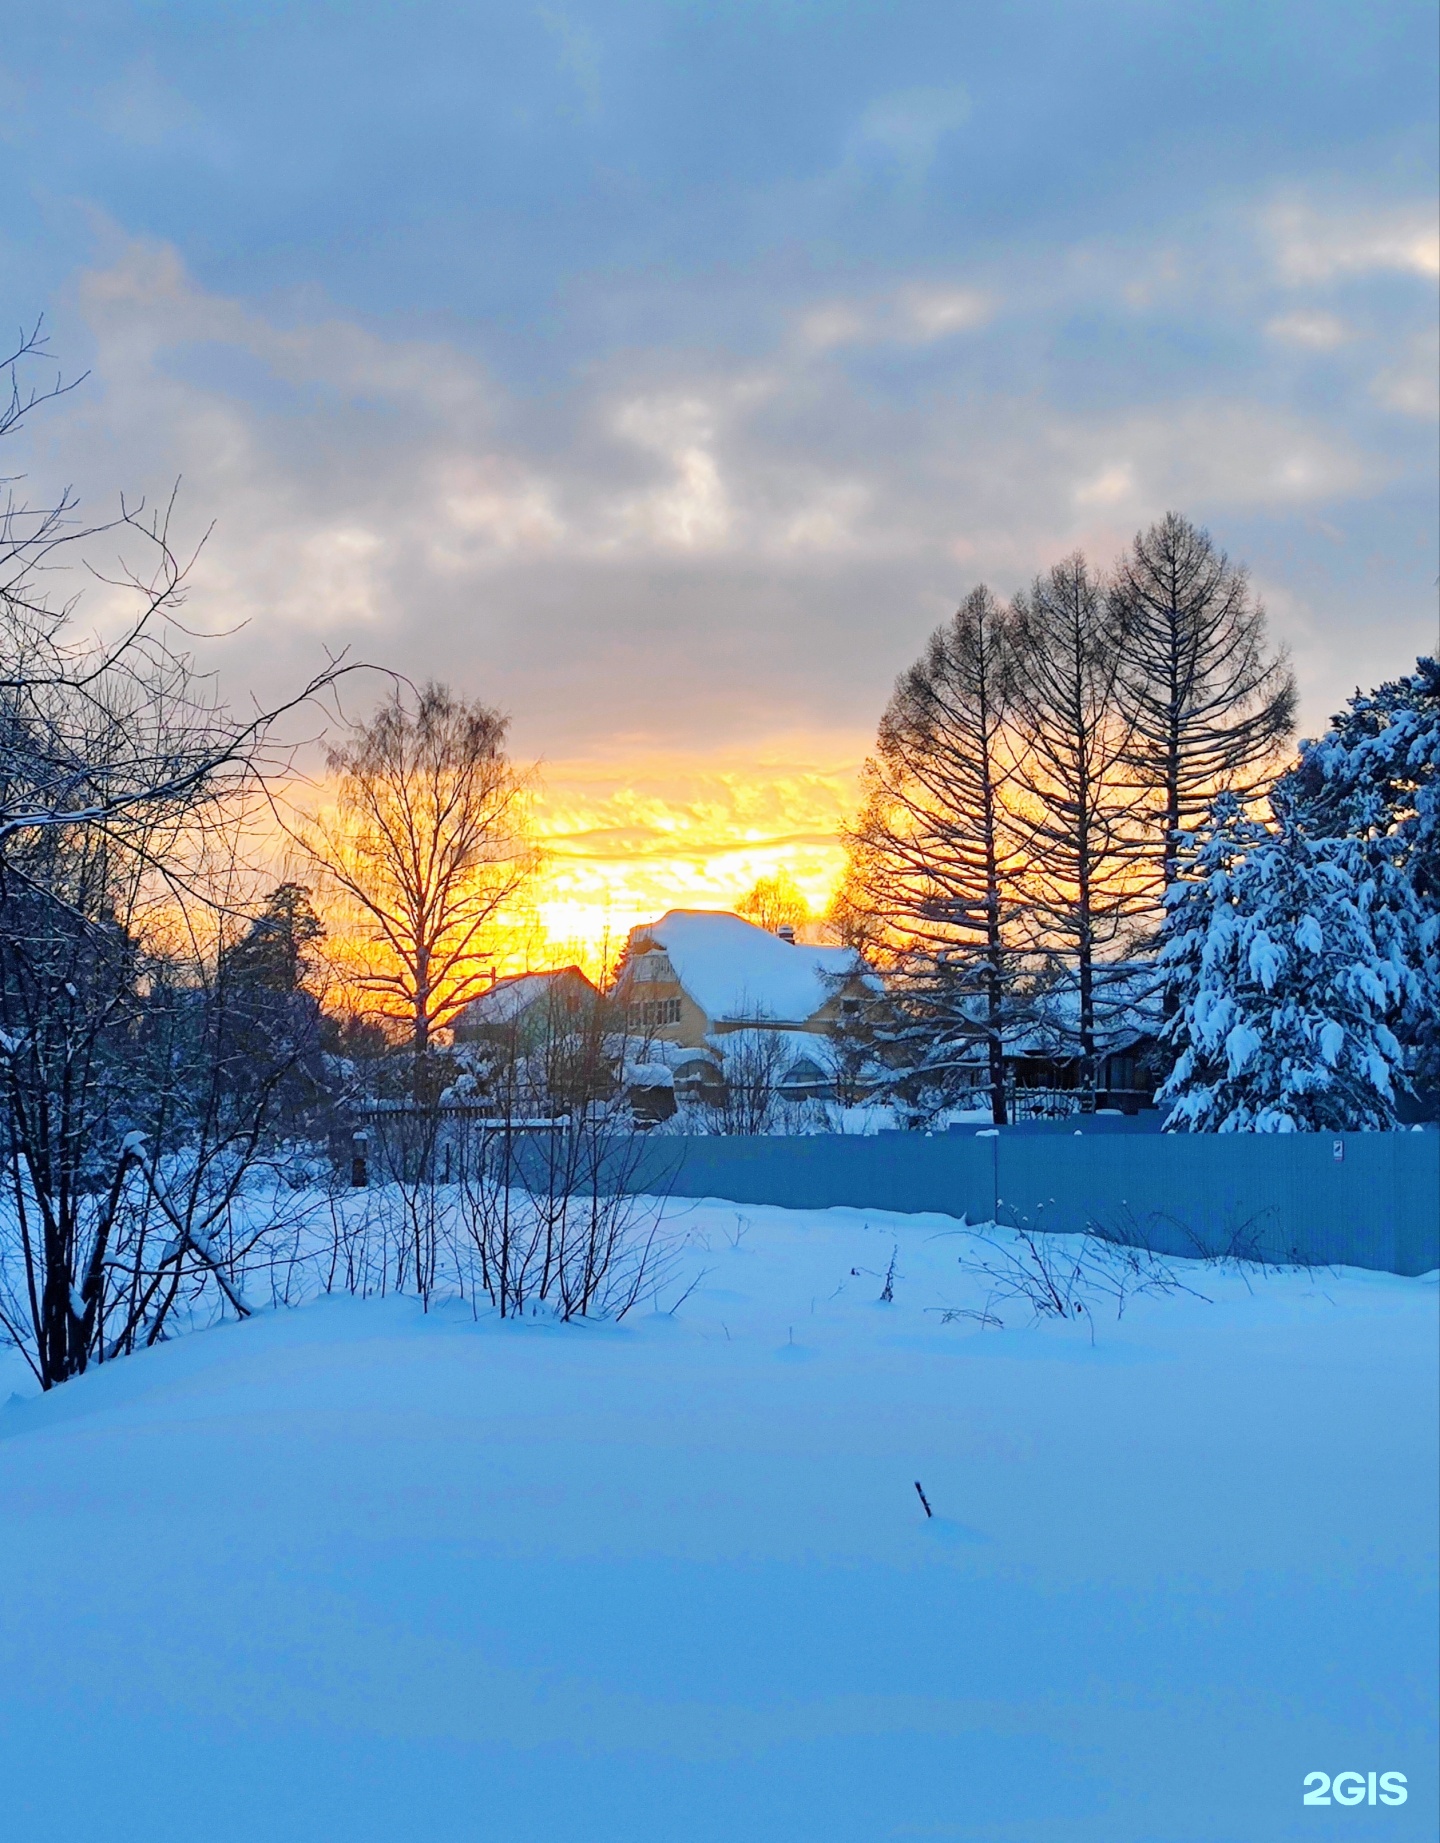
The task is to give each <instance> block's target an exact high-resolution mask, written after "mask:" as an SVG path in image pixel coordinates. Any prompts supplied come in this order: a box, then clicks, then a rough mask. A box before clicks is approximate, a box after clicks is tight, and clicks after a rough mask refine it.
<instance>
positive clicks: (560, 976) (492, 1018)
mask: <svg viewBox="0 0 1440 1843" xmlns="http://www.w3.org/2000/svg"><path fill="white" fill-rule="evenodd" d="M577 979H578V980H579V981H580V982H581V984H582V985H584V986H587V987H589V990H590V991H591V992H594V991H595V988H594V986H592V985H591V984H590V981H589V980H588V979H587V978H586V977H585V975H584V973H582V972H581V970H580V968H579V967H578V966H561V967H557V968H555V970H554V971H553V972H548V973H510V974H507V975H506V977H505V978H503V979H497V980H496V981H495V983H494V985H492V986H491V988H490V990H489V991H488V992H482V993H481V994H480V996H479V997H478V998H472V999H471V1000H470V1003H469V1004H468V1005H466V1007H465V1008H464V1010H463V1011H461V1012H460V1014H459V1015H458V1016H457V1017H456V1019H455V1022H456V1023H457V1024H459V1025H461V1026H463V1027H464V1028H466V1029H472V1030H473V1029H474V1028H476V1027H477V1026H478V1025H483V1024H513V1023H514V1021H515V1019H516V1018H517V1017H519V1016H520V1015H521V1013H522V1012H525V1011H528V1010H529V1009H530V1007H531V1005H534V1004H538V1003H539V1002H540V1001H541V1000H542V999H544V998H548V997H549V995H550V993H551V991H552V990H554V989H555V988H556V986H557V985H558V986H560V987H564V986H566V985H570V984H572V983H573V982H574V981H575V980H577ZM596 996H597V997H598V996H599V995H598V993H597V994H596Z"/></svg>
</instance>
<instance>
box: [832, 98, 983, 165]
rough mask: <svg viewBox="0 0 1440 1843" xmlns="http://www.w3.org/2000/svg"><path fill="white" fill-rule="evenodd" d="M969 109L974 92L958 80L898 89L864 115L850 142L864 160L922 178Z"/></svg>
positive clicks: (967, 115)
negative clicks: (957, 81) (924, 86)
mask: <svg viewBox="0 0 1440 1843" xmlns="http://www.w3.org/2000/svg"><path fill="white" fill-rule="evenodd" d="M969 115H970V98H969V96H968V95H967V94H966V92H965V91H964V90H963V89H962V88H961V87H960V86H959V85H958V84H950V85H946V86H943V87H934V88H922V89H911V90H896V91H893V92H892V93H891V94H889V95H887V96H880V97H877V98H876V99H875V101H874V102H872V103H871V104H870V105H869V107H868V108H867V109H866V110H865V113H864V114H863V115H862V116H861V118H860V122H859V125H858V127H857V128H856V130H855V133H854V136H853V138H852V142H851V151H852V156H853V157H856V158H858V159H859V160H861V161H862V162H865V163H867V164H868V163H870V162H873V161H875V160H877V159H878V160H880V161H882V162H883V163H885V164H887V165H894V166H895V167H897V168H898V169H899V171H900V172H901V173H902V174H903V175H904V176H905V177H906V178H907V179H909V180H911V181H912V182H913V181H919V180H921V179H923V178H924V177H925V175H926V173H927V172H928V171H929V170H930V167H931V166H932V165H933V164H934V161H935V156H936V154H937V153H938V152H939V151H940V146H941V143H942V142H943V141H944V140H945V138H946V137H947V136H948V135H950V134H953V133H954V131H955V130H956V129H957V128H959V127H961V126H962V125H963V124H964V122H965V121H966V120H968V118H969Z"/></svg>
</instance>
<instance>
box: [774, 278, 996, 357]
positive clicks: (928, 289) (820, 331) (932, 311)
mask: <svg viewBox="0 0 1440 1843" xmlns="http://www.w3.org/2000/svg"><path fill="white" fill-rule="evenodd" d="M994 313H995V302H994V300H993V298H992V297H991V296H990V295H988V294H984V293H982V292H981V291H980V290H979V289H976V288H962V287H946V286H939V285H935V284H930V283H919V282H915V283H907V284H905V285H904V286H902V287H899V288H895V289H891V290H888V291H887V292H886V293H884V294H877V295H874V296H872V297H871V298H870V299H868V300H865V301H825V302H822V303H821V304H820V305H819V306H818V307H812V308H809V309H808V310H807V311H806V312H805V313H804V314H803V315H802V316H801V319H800V329H799V330H800V343H801V344H802V345H803V346H806V347H808V348H809V349H810V350H811V351H814V352H830V351H835V350H838V349H839V348H840V347H843V346H865V345H888V344H895V345H917V346H921V345H931V344H933V343H935V342H936V341H937V340H941V339H949V338H952V337H953V336H954V335H955V334H957V333H971V332H976V331H978V330H979V329H980V328H981V327H983V326H985V325H987V324H988V323H989V321H990V320H991V319H992V318H993V316H994Z"/></svg>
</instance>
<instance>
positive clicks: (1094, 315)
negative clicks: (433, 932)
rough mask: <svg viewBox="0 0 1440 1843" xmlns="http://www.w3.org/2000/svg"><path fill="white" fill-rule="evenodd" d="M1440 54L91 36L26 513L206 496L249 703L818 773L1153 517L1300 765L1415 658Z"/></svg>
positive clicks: (1236, 10) (656, 11)
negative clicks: (1199, 539)
mask: <svg viewBox="0 0 1440 1843" xmlns="http://www.w3.org/2000/svg"><path fill="white" fill-rule="evenodd" d="M1434 25H1435V21H1434V12H1433V7H1432V6H1430V5H1428V4H1427V5H1423V6H1422V5H1408V4H1390V5H1382V6H1372V7H1361V6H1357V5H1355V4H1354V0H1350V3H1349V4H1345V5H1326V4H1323V3H1315V0H1312V3H1310V4H1306V5H1303V6H1302V5H1293V6H1290V5H1287V6H1281V5H1270V6H1266V5H1254V4H1251V5H1245V6H1240V5H1205V6H1200V5H1165V4H1157V3H1154V0H1148V3H1147V0H1131V3H1130V4H1111V5H1106V4H1099V3H1096V4H1086V5H1078V4H1070V5H1043V4H1032V5H1025V4H1006V5H1001V4H983V5H970V6H962V5H956V4H954V0H951V4H948V5H928V4H894V3H893V0H891V3H890V4H887V5H885V6H883V7H882V6H878V5H876V6H870V5H858V4H851V5H845V6H838V5H819V4H815V5H730V6H721V5H683V4H670V5H660V4H650V5H639V4H636V5H624V4H611V5H609V6H605V7H599V6H594V5H590V6H576V5H560V4H556V5H542V6H538V7H534V8H526V7H524V6H520V5H515V4H509V5H505V6H486V5H474V4H472V5H467V6H463V7H460V6H437V5H423V4H422V5H406V6H389V7H379V6H366V5H356V4H347V5H343V6H341V5H331V6H318V5H297V4H287V5H272V6H263V5H257V4H254V3H253V0H249V3H247V4H245V5H243V6H221V5H210V6H194V5H177V4H172V5H149V6H124V5H108V6H90V5H64V4H60V5H55V4H52V5H50V6H48V7H47V8H45V9H30V10H29V12H28V13H26V14H25V15H23V16H21V17H19V18H17V19H15V20H12V21H11V22H10V23H9V24H8V25H7V31H6V35H5V43H4V46H3V52H0V157H3V160H4V163H5V167H6V171H7V176H8V184H7V200H8V203H9V209H8V211H7V214H6V222H5V226H4V228H3V230H0V257H3V262H4V273H5V291H4V292H5V306H6V309H7V311H8V314H9V318H10V320H11V321H12V322H15V323H18V322H19V321H21V320H23V319H25V318H26V317H27V316H33V315H34V314H36V313H37V312H40V311H44V312H45V314H46V315H47V319H48V322H49V325H50V329H51V333H52V342H53V345H54V347H55V349H56V351H57V353H58V354H59V356H60V357H61V359H62V360H63V361H64V363H65V364H66V366H67V367H68V368H69V369H70V370H72V371H74V370H79V369H83V368H84V367H86V366H89V367H91V368H92V372H93V375H92V378H91V380H90V381H89V382H88V383H87V384H86V385H85V386H84V387H83V389H82V390H81V391H80V392H77V393H76V394H75V395H74V396H73V397H71V398H70V399H68V400H67V401H66V402H65V404H64V405H63V406H60V407H58V408H57V409H55V410H53V411H52V412H51V413H49V414H48V415H47V416H46V417H45V418H44V419H43V421H42V422H41V423H37V425H36V426H35V430H34V432H33V434H32V435H31V437H30V438H29V439H28V441H27V443H26V444H25V445H24V446H23V447H22V448H20V449H17V450H16V451H15V452H14V453H13V454H12V457H11V459H10V461H9V463H8V466H7V471H14V470H16V469H18V468H20V467H23V468H25V469H26V470H27V471H28V473H29V475H30V477H31V480H32V482H33V483H34V485H35V486H36V487H37V488H39V487H41V486H42V485H47V484H51V483H53V482H54V481H55V480H56V479H58V478H60V477H62V476H63V477H64V478H67V479H74V480H75V481H76V482H77V484H78V485H79V486H80V487H81V488H82V490H83V491H84V492H85V494H86V496H87V500H88V501H89V503H91V504H92V505H93V506H95V507H96V508H97V509H98V508H99V507H100V506H101V505H102V504H103V503H104V502H105V501H106V499H107V497H109V496H113V493H114V491H115V490H116V489H118V488H119V487H121V486H124V487H126V488H127V489H130V490H132V491H134V490H142V489H143V490H145V491H148V492H150V493H152V494H154V493H157V492H160V491H163V490H164V489H165V488H166V487H167V486H168V484H169V483H170V482H172V481H173V480H174V478H175V477H176V476H183V492H182V501H181V504H182V515H183V517H184V518H186V519H187V520H189V521H190V522H191V526H192V528H193V529H194V530H195V531H196V532H197V533H198V531H200V530H201V529H203V527H204V526H205V525H207V524H208V523H209V522H210V521H211V520H212V519H213V520H214V521H215V532H214V535H213V537H212V539H211V541H210V544H209V546H208V547H207V550H206V553H205V555H204V557H203V559H202V562H201V564H200V566H199V568H198V570H197V574H196V579H195V596H194V601H193V603H192V608H193V609H194V610H195V611H197V613H200V614H202V617H203V619H204V620H205V621H206V622H207V623H210V624H213V625H214V626H216V627H228V626H230V625H233V624H234V623H236V622H243V623H244V625H243V626H241V627H240V628H239V630H238V631H237V632H235V633H234V634H233V635H232V637H230V638H229V639H227V640H225V641H224V642H223V643H221V644H220V645H219V646H218V647H217V648H216V649H215V650H216V653H217V655H218V657H219V658H220V661H221V671H222V681H223V682H224V683H225V685H226V687H227V689H229V690H230V691H232V692H235V693H238V692H240V691H242V690H243V691H248V690H250V689H255V690H257V691H258V692H260V693H261V694H262V695H263V694H268V693H270V692H273V691H276V690H279V689H283V687H284V684H285V682H286V681H287V680H288V679H290V678H292V677H293V676H294V675H295V674H296V673H297V672H299V671H301V670H303V669H305V668H307V667H308V666H310V665H312V664H313V663H314V662H315V660H316V658H317V657H318V656H319V653H320V650H321V649H322V648H323V647H326V646H329V647H335V646H341V645H349V646H351V647H352V648H353V649H354V650H355V651H356V652H357V653H359V654H361V655H363V656H365V657H367V658H370V659H374V660H376V661H379V662H380V663H383V664H387V665H394V666H399V667H400V668H402V669H404V670H407V671H409V672H412V673H414V674H416V675H419V674H422V673H426V672H433V673H437V674H439V675H441V676H444V677H447V678H449V679H451V680H452V681H453V682H455V683H456V684H457V685H458V686H460V687H461V688H462V689H464V690H466V691H468V692H472V693H475V694H478V695H481V696H485V697H487V698H489V699H491V700H492V701H496V702H499V703H500V704H502V705H503V706H505V707H506V708H507V709H509V710H510V711H512V712H513V715H514V719H515V726H516V739H517V743H518V744H519V746H520V747H521V748H522V749H523V750H524V751H525V752H527V753H530V754H538V753H544V754H546V755H548V756H551V757H558V758H564V759H571V758H573V759H577V760H579V759H586V760H594V759H597V758H608V757H610V756H614V757H615V758H616V759H621V758H624V757H625V756H626V755H627V753H628V754H630V755H633V754H635V753H636V752H637V751H639V752H645V751H650V752H656V751H658V752H661V753H666V752H668V753H671V754H674V755H677V756H680V755H687V754H688V755H692V756H695V757H697V758H698V757H707V756H708V757H714V758H716V759H720V758H722V757H723V758H725V759H727V760H732V761H734V760H739V761H743V760H745V759H747V757H750V756H754V757H756V758H757V759H758V758H759V757H760V756H764V757H765V758H766V759H771V758H775V759H780V758H786V757H787V755H788V757H793V758H795V759H800V758H801V757H809V756H814V755H816V754H817V752H818V753H819V754H823V755H825V756H826V759H832V760H839V759H840V758H842V757H843V756H845V755H846V754H847V753H854V752H856V751H858V750H860V749H863V747H864V742H865V738H866V736H867V735H869V734H872V733H873V726H874V722H875V719H876V717H877V715H878V713H879V710H880V708H881V706H882V705H883V703H884V700H885V696H886V694H887V691H888V687H889V683H890V681H891V679H892V678H893V675H894V673H895V672H896V671H897V670H898V669H900V667H902V666H903V665H904V664H906V663H907V662H908V660H909V659H910V658H912V657H913V656H914V654H915V652H916V650H917V649H918V647H919V645H920V643H921V641H922V640H923V638H924V636H925V634H926V633H927V632H928V630H929V628H930V627H931V626H932V625H933V624H934V623H935V621H936V620H938V619H939V618H941V617H942V616H943V614H944V613H945V612H946V611H947V610H948V609H949V608H950V607H951V606H953V604H954V603H955V601H956V600H957V599H958V598H959V597H960V596H961V595H962V594H963V593H964V592H965V590H966V589H967V588H969V587H970V586H971V585H972V583H973V582H974V581H976V580H977V579H980V578H982V577H983V578H986V579H988V580H990V581H991V582H992V583H993V584H994V586H996V587H997V588H998V589H1000V590H1002V591H1005V592H1008V591H1010V590H1013V589H1014V588H1017V587H1019V586H1020V585H1021V584H1022V583H1023V582H1025V581H1026V580H1027V579H1028V577H1029V576H1030V575H1031V574H1032V573H1033V572H1034V571H1035V570H1036V569H1038V568H1040V567H1043V566H1044V565H1046V564H1048V563H1049V562H1051V561H1053V560H1054V559H1055V558H1056V557H1058V556H1060V555H1062V554H1064V553H1065V552H1067V551H1069V550H1070V549H1072V548H1074V547H1075V546H1076V545H1080V546H1082V547H1084V548H1085V549H1086V550H1087V551H1089V552H1091V553H1092V554H1093V555H1094V557H1095V558H1096V560H1097V561H1105V560H1108V558H1109V557H1110V556H1111V555H1112V554H1113V553H1114V551H1115V550H1116V549H1117V548H1118V546H1119V545H1120V544H1121V543H1123V542H1124V541H1125V540H1126V539H1127V538H1128V536H1129V535H1130V534H1131V533H1132V532H1133V531H1134V529H1135V528H1136V527H1137V525H1139V524H1141V523H1143V522H1145V521H1147V520H1149V519H1150V518H1152V517H1154V516H1156V515H1157V514H1159V513H1160V512H1162V511H1164V510H1165V509H1166V508H1167V507H1168V506H1172V505H1174V506H1178V507H1179V508H1180V509H1182V510H1184V511H1187V512H1189V513H1191V514H1192V516H1195V517H1196V518H1198V519H1200V520H1202V521H1204V522H1205V523H1207V524H1208V525H1209V526H1210V527H1211V528H1212V529H1213V531H1214V532H1215V534H1216V536H1217V537H1218V538H1219V539H1220V540H1221V541H1222V542H1223V543H1224V544H1225V545H1226V547H1227V548H1229V549H1230V550H1231V551H1232V553H1234V554H1236V555H1238V556H1240V557H1243V558H1245V559H1247V560H1248V561H1249V563H1250V564H1251V566H1252V568H1253V571H1254V574H1255V578H1256V581H1257V583H1258V585H1259V586H1260V588H1261V590H1262V592H1263V594H1264V596H1265V599H1266V602H1267V605H1268V606H1269V608H1270V610H1271V615H1272V621H1273V625H1274V628H1275V631H1276V633H1277V636H1278V637H1280V638H1282V639H1283V640H1285V641H1286V643H1288V644H1289V645H1290V646H1291V648H1292V650H1293V652H1294V654H1295V657H1296V661H1297V665H1298V667H1299V670H1300V674H1301V682H1302V690H1303V695H1304V700H1305V715H1306V719H1307V727H1314V725H1315V724H1316V723H1318V722H1320V721H1322V720H1323V718H1324V716H1325V715H1326V713H1327V712H1328V711H1329V710H1330V709H1331V708H1332V707H1333V706H1334V705H1335V703H1336V702H1337V700H1338V699H1339V698H1341V697H1343V696H1344V695H1345V693H1346V692H1347V691H1348V690H1349V689H1351V688H1352V687H1353V685H1354V684H1355V683H1356V682H1357V681H1363V682H1371V681H1373V680H1374V679H1375V678H1377V677H1378V676H1381V675H1388V674H1390V673H1393V672H1394V671H1397V670H1399V669H1401V668H1403V667H1404V666H1405V665H1406V663H1407V661H1408V660H1409V659H1410V658H1411V657H1413V655H1414V653H1415V652H1416V651H1417V650H1418V649H1419V648H1421V647H1424V646H1427V645H1431V644H1434V636H1435V629H1436V612H1435V609H1436V601H1435V579H1436V574H1437V568H1440V563H1437V556H1436V508H1435V498H1436V478H1435V475H1436V431H1435V321H1436V277H1437V246H1436V227H1435V194H1436V170H1435V169H1436V153H1435V147H1436V114H1437V109H1436V91H1437V80H1436V33H1435V29H1434Z"/></svg>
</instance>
